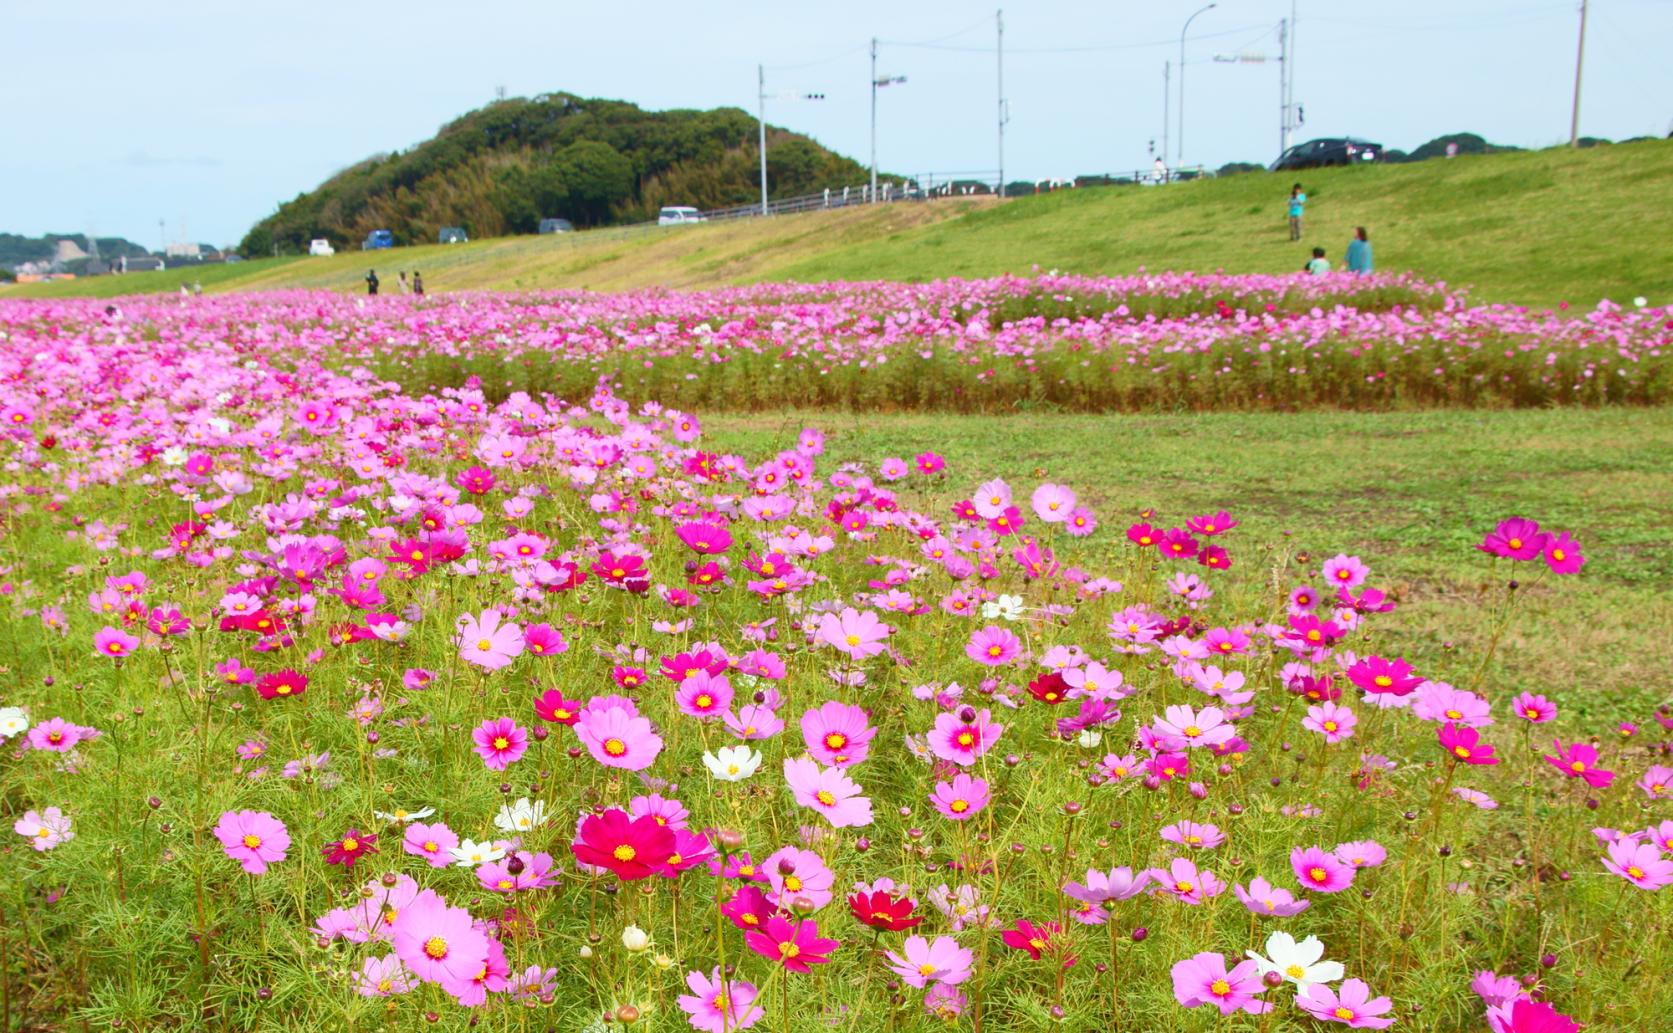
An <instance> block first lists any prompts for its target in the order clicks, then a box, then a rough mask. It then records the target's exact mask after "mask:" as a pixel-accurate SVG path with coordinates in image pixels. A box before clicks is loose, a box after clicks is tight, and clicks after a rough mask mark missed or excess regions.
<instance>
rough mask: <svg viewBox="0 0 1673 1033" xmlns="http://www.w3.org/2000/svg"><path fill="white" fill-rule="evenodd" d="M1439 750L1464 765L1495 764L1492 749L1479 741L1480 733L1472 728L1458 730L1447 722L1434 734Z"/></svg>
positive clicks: (1497, 760) (1458, 728) (1496, 759)
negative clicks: (1438, 742) (1439, 746)
mask: <svg viewBox="0 0 1673 1033" xmlns="http://www.w3.org/2000/svg"><path fill="white" fill-rule="evenodd" d="M1435 737H1436V738H1437V739H1438V740H1439V741H1440V744H1441V749H1443V750H1445V751H1447V752H1448V753H1450V754H1452V756H1453V757H1454V758H1456V759H1457V760H1459V761H1462V762H1463V763H1465V764H1497V763H1498V762H1499V758H1497V757H1495V756H1493V747H1491V746H1489V745H1487V744H1486V743H1484V742H1482V741H1481V733H1480V732H1478V731H1476V730H1475V729H1474V728H1460V727H1458V726H1457V725H1455V724H1453V723H1452V722H1451V721H1448V722H1447V723H1446V724H1444V725H1442V726H1441V727H1440V730H1439V731H1438V732H1436V733H1435Z"/></svg>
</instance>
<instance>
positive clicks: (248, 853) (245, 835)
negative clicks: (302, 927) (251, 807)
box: [215, 811, 290, 875]
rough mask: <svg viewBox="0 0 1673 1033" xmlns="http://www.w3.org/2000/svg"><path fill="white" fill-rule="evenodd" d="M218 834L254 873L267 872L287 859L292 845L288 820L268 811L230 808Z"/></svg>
mask: <svg viewBox="0 0 1673 1033" xmlns="http://www.w3.org/2000/svg"><path fill="white" fill-rule="evenodd" d="M215 838H216V839H218V840H220V841H221V848H222V849H223V850H225V851H226V854H227V856H228V857H230V858H232V859H233V860H234V861H237V862H238V863H239V864H241V865H242V866H243V867H244V870H245V871H247V872H249V873H250V874H251V875H263V874H266V872H267V866H268V865H270V864H278V863H279V862H280V861H283V860H284V859H285V854H286V852H287V851H288V850H289V849H290V832H289V831H288V830H287V829H286V828H285V823H284V822H282V821H280V820H279V819H278V818H275V817H273V815H271V814H268V813H267V812H266V811H227V812H226V813H225V814H222V815H221V820H220V821H219V822H218V823H216V825H215Z"/></svg>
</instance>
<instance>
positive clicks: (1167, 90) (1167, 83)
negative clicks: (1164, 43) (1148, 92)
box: [1162, 61, 1173, 165]
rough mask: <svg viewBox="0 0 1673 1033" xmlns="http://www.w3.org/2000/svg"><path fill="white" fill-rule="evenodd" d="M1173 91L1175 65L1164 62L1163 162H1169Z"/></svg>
mask: <svg viewBox="0 0 1673 1033" xmlns="http://www.w3.org/2000/svg"><path fill="white" fill-rule="evenodd" d="M1172 93H1173V66H1172V65H1170V64H1169V63H1168V62H1166V61H1163V62H1162V164H1164V165H1166V164H1167V163H1168V125H1169V124H1170V123H1171V122H1172V118H1171V117H1170V116H1169V115H1168V97H1169V96H1170V95H1172Z"/></svg>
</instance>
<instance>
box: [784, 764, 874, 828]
mask: <svg viewBox="0 0 1673 1033" xmlns="http://www.w3.org/2000/svg"><path fill="white" fill-rule="evenodd" d="M784 780H785V781H786V782H788V783H789V784H790V795H791V796H794V797H795V798H796V802H797V803H799V804H801V805H802V806H803V807H811V808H813V809H814V810H815V811H818V812H819V813H820V814H822V815H824V816H825V820H826V821H828V822H830V823H831V825H832V827H834V828H839V829H843V828H853V827H856V826H860V825H870V824H871V800H869V799H867V798H866V797H864V796H861V795H860V794H861V793H862V792H864V790H862V789H861V788H860V787H859V786H858V785H857V784H855V782H854V780H853V779H851V778H849V777H848V776H847V775H845V774H843V773H842V771H841V770H840V769H838V768H823V769H822V768H820V767H819V765H818V764H817V763H816V762H814V761H811V760H808V759H807V758H805V757H801V758H797V759H795V760H786V761H785V762H784Z"/></svg>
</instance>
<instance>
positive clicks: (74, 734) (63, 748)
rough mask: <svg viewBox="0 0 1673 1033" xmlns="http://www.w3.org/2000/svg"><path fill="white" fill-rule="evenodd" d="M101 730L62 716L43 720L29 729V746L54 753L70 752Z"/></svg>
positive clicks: (95, 736) (96, 735)
mask: <svg viewBox="0 0 1673 1033" xmlns="http://www.w3.org/2000/svg"><path fill="white" fill-rule="evenodd" d="M98 734H99V730H98V729H96V728H88V727H87V726H85V725H78V724H71V723H70V722H68V721H66V720H64V719H63V718H61V717H55V718H53V719H52V720H50V721H42V722H41V723H40V724H38V725H36V726H35V727H33V728H31V729H29V748H30V749H34V750H46V751H49V752H52V753H68V752H69V751H70V750H72V749H74V748H75V746H76V744H77V743H80V742H84V741H86V740H88V739H93V738H97V737H98Z"/></svg>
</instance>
